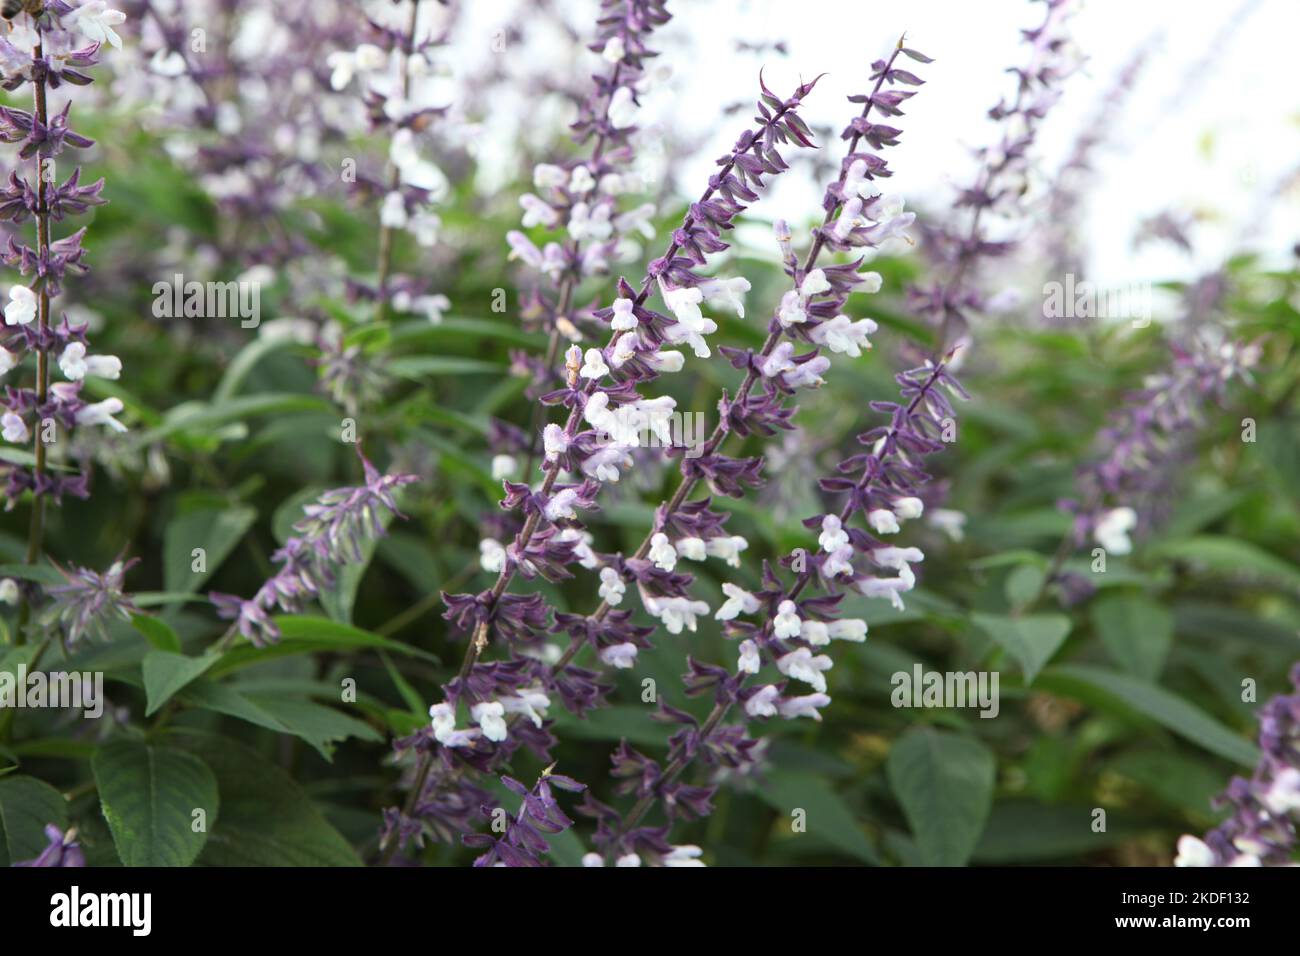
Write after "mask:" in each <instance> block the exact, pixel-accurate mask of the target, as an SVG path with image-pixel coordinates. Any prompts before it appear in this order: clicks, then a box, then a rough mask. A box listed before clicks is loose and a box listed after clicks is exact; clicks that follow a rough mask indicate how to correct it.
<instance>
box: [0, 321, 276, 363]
mask: <svg viewBox="0 0 1300 956" xmlns="http://www.w3.org/2000/svg"><path fill="white" fill-rule="evenodd" d="M269 324H270V323H268V322H264V323H262V328H263V330H265V328H266V326H267V325H269ZM18 359H19V356H18V355H16V354H15V353H13V352H10V351H9V350H8V349H6V348H0V375H4V374H5V373H6V372H9V371H12V370H13V368H14V366H16V365H17V364H18Z"/></svg>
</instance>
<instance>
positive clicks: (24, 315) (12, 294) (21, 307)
mask: <svg viewBox="0 0 1300 956" xmlns="http://www.w3.org/2000/svg"><path fill="white" fill-rule="evenodd" d="M35 319H36V293H34V292H32V290H31V289H29V288H27V286H25V285H14V286H10V287H9V304H8V305H6V306H5V325H28V324H30V323H31V322H33V321H35Z"/></svg>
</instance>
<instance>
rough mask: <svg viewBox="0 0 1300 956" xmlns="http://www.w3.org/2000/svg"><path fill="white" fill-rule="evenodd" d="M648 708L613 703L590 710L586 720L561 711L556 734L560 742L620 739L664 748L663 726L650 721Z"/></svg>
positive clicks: (665, 739)
mask: <svg viewBox="0 0 1300 956" xmlns="http://www.w3.org/2000/svg"><path fill="white" fill-rule="evenodd" d="M653 713H654V708H652V707H650V706H649V705H646V706H641V707H638V706H636V705H634V704H632V705H628V704H622V705H620V704H615V705H614V706H612V707H603V708H601V709H600V710H598V711H593V712H592V714H591V716H589V717H581V718H580V717H575V716H573V715H572V714H570V713H569V712H568V711H561V712H560V713H558V714H557V715H556V717H555V732H556V734H557V735H559V737H560V738H561V739H564V738H569V737H572V738H575V739H578V740H623V739H626V740H627V742H628V743H630V744H635V745H636V746H638V747H660V748H662V747H664V746H665V745H666V743H667V737H665V735H664V728H663V725H662V724H659V723H656V722H655V721H653V720H651V719H650V715H651V714H653Z"/></svg>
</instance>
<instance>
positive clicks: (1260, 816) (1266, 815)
mask: <svg viewBox="0 0 1300 956" xmlns="http://www.w3.org/2000/svg"><path fill="white" fill-rule="evenodd" d="M1291 683H1292V685H1293V686H1294V688H1295V692H1294V693H1292V694H1279V695H1278V696H1277V697H1274V698H1273V699H1272V700H1270V701H1269V702H1268V703H1267V704H1265V705H1264V707H1263V710H1262V711H1261V712H1260V716H1259V724H1260V728H1259V746H1260V750H1262V751H1263V756H1262V757H1261V758H1260V761H1259V765H1258V766H1257V767H1256V768H1255V772H1254V774H1253V775H1252V776H1251V778H1250V779H1249V780H1246V779H1244V778H1242V777H1234V778H1233V780H1232V783H1231V784H1229V786H1228V790H1227V792H1226V793H1224V794H1223V795H1222V796H1221V797H1220V798H1219V801H1218V803H1219V805H1220V806H1226V807H1230V808H1231V810H1232V815H1231V816H1229V817H1228V818H1227V819H1226V820H1224V821H1223V823H1221V824H1219V826H1217V827H1216V828H1215V829H1213V830H1211V831H1210V832H1209V833H1207V834H1206V835H1205V839H1204V840H1199V839H1197V838H1196V837H1194V836H1184V837H1183V838H1182V839H1180V840H1179V841H1178V858H1177V859H1176V860H1175V861H1174V864H1175V865H1176V866H1287V865H1292V866H1294V865H1295V863H1296V859H1295V852H1296V846H1297V845H1298V844H1300V664H1296V665H1295V666H1294V667H1292V668H1291Z"/></svg>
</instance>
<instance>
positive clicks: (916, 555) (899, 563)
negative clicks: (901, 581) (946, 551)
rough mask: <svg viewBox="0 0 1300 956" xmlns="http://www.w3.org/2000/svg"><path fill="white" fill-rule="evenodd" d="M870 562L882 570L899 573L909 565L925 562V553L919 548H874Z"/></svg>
mask: <svg viewBox="0 0 1300 956" xmlns="http://www.w3.org/2000/svg"><path fill="white" fill-rule="evenodd" d="M871 560H873V561H875V562H876V564H878V565H880V566H881V567H882V568H893V569H894V570H895V571H901V570H903V568H905V567H907V566H908V565H909V564H916V563H917V562H920V561H924V560H925V552H923V551H922V550H921V549H920V548H876V550H874V551H872V552H871Z"/></svg>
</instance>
